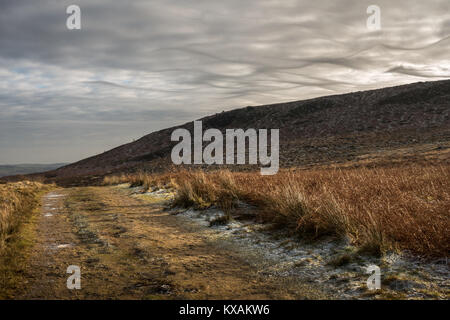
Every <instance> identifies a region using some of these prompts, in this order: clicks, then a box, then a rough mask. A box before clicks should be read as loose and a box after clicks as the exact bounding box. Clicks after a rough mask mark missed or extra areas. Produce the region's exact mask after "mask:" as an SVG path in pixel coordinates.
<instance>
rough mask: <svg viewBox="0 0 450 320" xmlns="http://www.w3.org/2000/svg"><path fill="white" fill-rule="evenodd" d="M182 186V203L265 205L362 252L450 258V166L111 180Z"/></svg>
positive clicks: (298, 228)
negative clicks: (345, 240) (396, 251)
mask: <svg viewBox="0 0 450 320" xmlns="http://www.w3.org/2000/svg"><path fill="white" fill-rule="evenodd" d="M123 182H131V183H132V184H135V185H136V184H140V185H145V186H146V187H148V188H151V187H153V186H159V187H161V186H166V187H168V186H169V187H172V188H175V189H176V191H177V196H176V198H175V201H174V204H175V205H178V206H185V207H188V206H194V207H196V208H206V207H209V206H211V205H217V206H219V207H221V208H222V209H224V210H226V211H228V210H229V209H231V208H233V207H234V206H235V204H236V202H237V200H242V201H246V202H248V203H251V204H254V205H256V206H258V208H259V209H260V210H259V215H258V218H259V219H260V220H262V221H265V222H270V223H274V224H276V225H278V226H280V227H285V228H286V229H287V230H291V231H293V232H296V233H298V234H299V235H301V236H305V237H306V236H307V237H313V238H318V237H322V236H334V237H339V238H343V237H346V238H348V239H350V241H352V243H354V244H355V245H357V246H359V248H360V249H361V250H362V251H365V252H369V253H372V254H381V253H383V252H384V251H385V250H387V249H401V250H409V251H411V252H413V253H416V254H420V255H422V256H428V257H432V256H441V257H442V256H448V252H449V243H450V241H449V240H450V239H449V233H448V227H449V222H450V167H449V166H428V167H419V166H404V167H401V168H374V169H368V168H353V169H316V170H301V171H280V172H279V173H278V174H277V175H274V176H261V175H259V173H231V172H228V171H215V172H209V173H205V172H201V171H179V172H175V173H166V174H164V175H154V176H147V175H146V174H144V173H140V174H139V175H128V176H127V175H123V176H120V177H109V178H107V179H105V183H106V184H112V183H123Z"/></svg>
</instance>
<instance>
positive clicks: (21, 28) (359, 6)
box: [0, 0, 450, 163]
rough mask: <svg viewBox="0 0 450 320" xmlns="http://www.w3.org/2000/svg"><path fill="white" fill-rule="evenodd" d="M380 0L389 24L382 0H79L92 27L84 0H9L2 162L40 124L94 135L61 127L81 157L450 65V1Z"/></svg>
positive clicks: (0, 32) (0, 88)
mask: <svg viewBox="0 0 450 320" xmlns="http://www.w3.org/2000/svg"><path fill="white" fill-rule="evenodd" d="M376 2H377V4H378V5H379V6H380V7H381V10H382V11H381V13H382V14H381V17H382V29H381V30H380V31H378V32H369V31H368V30H367V29H366V19H367V14H366V8H367V6H368V5H370V4H373V3H372V1H369V0H362V1H356V0H353V1H352V0H340V1H325V0H318V1H313V2H311V1H307V0H285V1H276V0H249V1H242V0H227V1H216V0H184V1H177V0H160V1H156V0H155V1H144V0H135V1H131V2H121V1H112V0H97V1H90V0H79V1H77V4H78V5H79V6H80V7H81V12H82V30H80V31H69V30H67V28H66V25H65V22H66V17H67V15H66V13H65V9H66V7H67V6H68V5H70V4H72V3H73V1H71V0H62V1H55V0H40V1H39V5H36V4H35V1H32V0H3V1H2V2H1V3H0V123H1V126H0V137H1V138H0V150H2V152H1V153H0V163H2V162H23V159H24V155H26V154H27V146H28V147H30V150H32V148H31V144H27V140H30V139H27V138H26V137H28V138H29V137H30V135H33V136H36V135H35V133H36V132H39V133H40V134H43V135H44V136H45V135H46V136H47V137H48V136H49V134H50V133H51V134H52V135H53V134H55V132H58V139H61V141H65V143H63V142H61V143H62V144H65V145H70V142H71V141H75V140H77V139H78V136H77V135H80V136H82V137H85V138H88V139H89V144H90V146H89V147H86V148H85V149H83V147H82V145H80V144H76V146H74V147H73V148H74V151H73V153H70V157H68V158H66V156H65V155H67V154H69V153H68V152H67V151H66V150H65V151H64V152H62V151H61V152H58V151H57V150H59V149H58V148H57V147H56V145H57V143H56V144H55V143H53V142H52V141H51V139H49V140H48V143H47V144H46V145H47V147H48V150H49V151H48V152H47V155H48V157H50V156H53V157H54V161H55V162H59V161H70V160H77V159H79V158H80V157H81V155H83V156H85V155H86V152H87V151H86V150H88V151H89V152H91V153H96V152H102V151H104V149H105V148H106V147H110V146H112V145H111V144H112V143H113V137H116V136H123V137H126V139H125V140H127V139H129V137H130V136H135V135H136V130H135V129H136V127H139V128H140V129H139V132H140V134H145V133H148V132H150V131H153V130H156V129H161V128H163V127H166V126H170V125H174V124H178V123H182V122H183V121H188V120H192V119H194V118H198V117H200V116H203V115H207V114H209V113H213V112H217V111H222V110H227V109H231V108H234V107H239V106H245V105H258V104H268V103H275V102H282V101H289V100H294V99H302V98H310V97H314V96H319V95H325V94H330V93H340V92H348V91H355V90H363V89H370V88H376V87H383V86H388V85H395V84H403V83H408V82H413V81H417V80H420V79H421V78H422V79H427V78H433V79H440V78H445V77H448V75H449V72H447V71H448V68H450V60H449V58H448V52H449V49H450V43H449V36H450V30H449V26H450V24H449V21H450V10H449V9H450V8H449V5H450V2H449V1H448V0H436V1H433V2H432V3H431V2H424V1H419V0H399V1H395V2H394V1H388V0H378V1H376ZM446 70H447V71H446ZM145 122H148V123H149V126H148V127H145V125H144V123H145ZM6 123H8V125H7V126H6ZM13 123H16V124H17V126H20V128H21V130H18V129H17V130H13V129H12V127H11V126H12V124H13ZM65 123H67V126H68V127H69V128H71V129H70V130H63V129H62V128H64V124H65ZM135 123H136V124H137V125H135ZM77 126H78V127H77ZM115 126H118V127H120V128H121V129H120V132H116V133H114V127H115ZM96 127H98V128H102V130H103V131H104V132H108V134H107V135H102V134H101V133H98V134H95V130H96ZM77 128H83V130H81V131H79V130H77ZM141 128H148V129H147V130H146V131H145V130H141ZM11 131H13V132H14V134H13V135H11V134H10V132H11ZM141 131H142V132H141ZM45 132H47V134H46V133H45ZM87 132H89V134H90V135H89V136H86V134H87ZM5 137H7V138H5ZM114 139H116V140H114V143H119V142H120V143H122V142H123V141H122V140H121V139H119V138H114ZM117 139H118V140H117ZM44 140H45V139H44ZM119 140H120V141H119ZM30 141H31V140H30ZM35 142H36V141H35ZM39 143H40V144H42V143H43V144H45V142H42V141H41V142H39ZM14 145H16V147H14V148H13V147H12V146H14ZM44 149H45V148H44ZM8 150H10V151H11V152H8ZM96 150H97V151H96ZM63 154H64V156H62V155H63ZM33 157H34V158H36V159H40V158H39V157H40V155H38V154H36V153H35V152H31V151H30V153H29V158H30V159H33ZM28 160H29V159H28V158H27V161H28Z"/></svg>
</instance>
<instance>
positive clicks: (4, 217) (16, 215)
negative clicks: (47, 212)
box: [0, 181, 44, 253]
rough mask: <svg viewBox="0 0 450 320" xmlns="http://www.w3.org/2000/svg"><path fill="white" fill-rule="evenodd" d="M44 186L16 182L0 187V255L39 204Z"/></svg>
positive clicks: (36, 183)
mask: <svg viewBox="0 0 450 320" xmlns="http://www.w3.org/2000/svg"><path fill="white" fill-rule="evenodd" d="M43 188H44V185H42V184H40V183H38V182H27V181H25V182H18V183H7V184H3V185H0V253H1V252H2V251H3V249H4V248H5V246H6V244H7V243H8V241H9V239H10V238H11V237H13V236H14V234H15V233H16V232H17V231H18V229H19V227H20V225H21V223H22V222H23V221H25V220H26V218H28V217H29V214H30V213H31V211H32V210H33V209H34V208H35V207H36V206H37V204H38V202H39V197H38V195H39V194H40V193H39V191H41V190H42V189H43Z"/></svg>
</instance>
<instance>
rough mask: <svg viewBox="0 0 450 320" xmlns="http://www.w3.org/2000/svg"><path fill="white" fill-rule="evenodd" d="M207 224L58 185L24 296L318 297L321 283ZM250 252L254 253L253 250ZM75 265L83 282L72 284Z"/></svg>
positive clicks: (159, 206) (158, 207)
mask: <svg viewBox="0 0 450 320" xmlns="http://www.w3.org/2000/svg"><path fill="white" fill-rule="evenodd" d="M205 232H206V231H205V230H204V229H202V227H200V226H197V225H194V224H189V223H187V222H186V221H185V220H183V219H181V218H179V217H177V216H175V215H171V214H170V213H169V212H168V211H167V210H166V209H165V208H164V206H163V202H162V200H157V199H155V201H153V202H148V201H147V202H145V201H143V200H140V199H137V198H133V197H131V196H130V195H129V191H127V190H121V189H117V188H109V187H83V188H70V189H57V190H55V191H52V192H51V193H49V194H47V195H46V196H45V197H44V200H43V208H42V213H41V217H40V218H39V220H38V223H37V224H36V243H35V245H34V247H33V249H32V253H31V256H30V259H29V263H28V265H27V266H26V268H25V271H24V274H23V279H24V281H23V283H22V285H21V287H20V288H18V289H17V291H18V292H17V295H16V298H20V299H314V298H316V299H317V298H326V297H327V296H326V295H324V294H323V293H322V292H321V291H320V290H318V289H317V288H313V287H311V285H310V284H305V283H302V281H301V279H298V278H295V279H294V278H286V277H284V278H283V279H279V278H277V277H276V276H269V275H267V274H265V273H264V270H263V267H258V263H251V264H249V263H248V262H246V260H245V259H244V256H243V255H245V252H243V251H242V250H240V248H233V247H230V246H229V245H226V244H224V243H222V242H221V241H220V240H211V238H208V237H207V236H206V235H205ZM249 254H250V253H249ZM69 265H76V266H79V267H80V268H81V289H80V290H69V289H67V287H66V281H67V278H68V277H69V276H70V274H68V273H66V270H67V267H68V266H69Z"/></svg>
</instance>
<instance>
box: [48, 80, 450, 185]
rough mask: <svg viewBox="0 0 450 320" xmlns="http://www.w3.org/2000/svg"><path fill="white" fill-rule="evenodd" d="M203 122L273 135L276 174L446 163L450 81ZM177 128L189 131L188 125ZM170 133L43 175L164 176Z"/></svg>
mask: <svg viewBox="0 0 450 320" xmlns="http://www.w3.org/2000/svg"><path fill="white" fill-rule="evenodd" d="M201 120H202V121H203V130H205V129H207V128H218V129H220V130H222V131H223V130H225V129H227V128H268V129H270V128H279V129H280V166H281V167H294V166H295V167H307V166H312V165H314V166H317V165H343V164H345V165H348V164H349V163H350V164H353V165H361V164H365V165H367V164H369V165H383V164H392V163H395V162H398V161H414V162H420V161H436V162H446V163H448V162H449V152H448V151H449V147H450V144H449V142H450V80H443V81H434V82H419V83H413V84H408V85H403V86H396V87H389V88H383V89H377V90H370V91H361V92H354V93H348V94H341V95H333V96H326V97H320V98H315V99H309V100H303V101H294V102H288V103H280V104H272V105H265V106H258V107H245V108H241V109H235V110H232V111H228V112H222V113H218V114H215V115H212V116H208V117H205V118H203V119H201ZM180 127H184V128H187V129H189V130H190V131H192V127H193V122H190V123H186V124H184V125H182V126H180ZM175 128H176V127H173V128H168V129H164V130H160V131H157V132H153V133H151V134H148V135H146V136H144V137H142V138H141V139H139V140H137V141H135V142H132V143H128V144H125V145H122V146H119V147H117V148H114V149H112V150H110V151H107V152H104V153H102V154H99V155H96V156H93V157H90V158H87V159H84V160H81V161H79V162H76V163H74V164H71V165H68V166H65V167H62V168H60V169H57V170H54V171H51V172H48V173H47V174H46V175H45V176H46V178H73V177H82V176H91V177H92V176H102V175H105V174H110V173H115V172H121V171H135V170H139V169H145V170H150V171H160V170H163V169H165V168H167V167H168V166H171V165H172V163H171V160H170V152H171V149H172V147H173V146H174V145H175V143H174V142H171V141H170V135H171V133H172V131H173V130H174V129H175ZM234 167H235V168H237V169H239V168H242V167H239V166H234ZM244 167H245V166H244Z"/></svg>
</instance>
